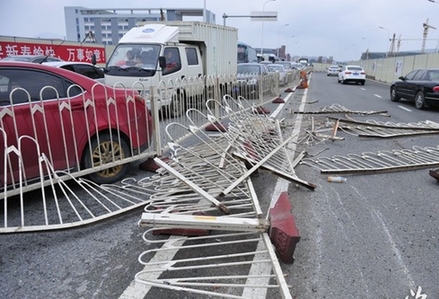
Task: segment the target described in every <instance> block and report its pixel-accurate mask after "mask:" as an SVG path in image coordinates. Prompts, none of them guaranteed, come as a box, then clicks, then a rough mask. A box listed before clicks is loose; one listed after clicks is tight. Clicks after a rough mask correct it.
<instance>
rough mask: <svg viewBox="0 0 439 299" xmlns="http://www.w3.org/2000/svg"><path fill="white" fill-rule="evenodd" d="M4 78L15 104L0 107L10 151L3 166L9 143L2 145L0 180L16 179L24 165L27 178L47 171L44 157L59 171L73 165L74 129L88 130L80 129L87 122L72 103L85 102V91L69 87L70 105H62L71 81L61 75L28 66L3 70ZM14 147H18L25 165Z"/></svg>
mask: <svg viewBox="0 0 439 299" xmlns="http://www.w3.org/2000/svg"><path fill="white" fill-rule="evenodd" d="M0 78H3V79H2V80H5V78H7V80H8V81H9V82H10V84H9V90H8V92H9V93H10V100H11V102H12V103H7V104H5V105H3V106H1V107H0V128H1V130H0V131H2V132H3V133H4V134H1V136H0V142H1V143H2V145H6V148H8V151H9V152H10V154H9V155H8V161H7V162H6V164H5V162H4V159H3V157H5V147H4V146H2V147H1V149H0V157H1V158H2V159H1V161H0V170H1V174H0V183H1V184H2V185H4V184H5V182H6V180H7V183H6V184H7V185H10V184H11V183H16V182H18V179H19V171H20V167H21V170H22V174H23V176H22V177H23V179H24V180H27V181H28V180H31V179H33V178H37V177H39V176H40V174H43V175H44V174H47V173H48V171H47V167H48V165H47V164H46V163H40V162H41V161H42V160H41V158H42V156H44V157H46V158H47V161H49V163H50V165H51V166H53V168H54V169H55V170H64V169H69V168H72V167H75V166H76V165H75V164H76V163H75V161H76V159H75V156H76V155H75V152H74V149H75V144H77V142H76V140H75V139H74V136H76V135H75V130H74V129H75V127H76V131H77V132H78V133H79V135H83V134H84V132H85V129H84V128H80V124H81V123H83V122H84V121H83V120H82V121H81V120H79V119H78V118H77V117H75V116H74V115H73V114H75V113H77V112H75V109H74V102H75V101H81V102H82V97H78V96H77V95H78V94H79V93H81V90H80V89H79V88H78V87H74V88H72V89H70V90H69V92H70V96H72V99H71V101H70V103H71V104H72V106H71V108H68V109H63V108H62V107H63V104H62V102H64V101H66V97H67V89H66V86H67V83H66V82H65V79H64V78H62V77H58V76H56V75H54V74H51V73H46V72H43V71H40V70H33V69H27V68H26V69H23V68H15V69H14V68H3V69H0ZM79 104H80V103H79ZM59 107H61V109H60V108H59ZM79 115H80V118H82V119H83V118H84V117H83V116H84V113H83V112H81V111H79ZM81 115H82V116H81ZM14 148H16V149H17V150H18V151H19V154H20V155H21V158H22V159H21V163H22V164H20V159H19V158H18V151H15V150H13V149H14ZM20 165H21V166H20ZM5 169H7V177H6V178H5V177H4V170H5Z"/></svg>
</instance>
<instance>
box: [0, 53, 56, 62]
mask: <svg viewBox="0 0 439 299" xmlns="http://www.w3.org/2000/svg"><path fill="white" fill-rule="evenodd" d="M0 61H22V62H33V63H42V62H49V61H63V60H62V59H60V58H57V57H53V56H50V55H8V56H7V57H5V58H3V59H0Z"/></svg>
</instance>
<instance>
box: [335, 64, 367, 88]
mask: <svg viewBox="0 0 439 299" xmlns="http://www.w3.org/2000/svg"><path fill="white" fill-rule="evenodd" d="M340 82H341V83H343V84H346V83H348V82H355V84H358V83H360V84H361V85H364V84H365V83H366V72H365V71H364V69H363V68H362V67H361V66H359V65H344V66H343V67H342V69H341V71H340V72H339V73H338V83H340Z"/></svg>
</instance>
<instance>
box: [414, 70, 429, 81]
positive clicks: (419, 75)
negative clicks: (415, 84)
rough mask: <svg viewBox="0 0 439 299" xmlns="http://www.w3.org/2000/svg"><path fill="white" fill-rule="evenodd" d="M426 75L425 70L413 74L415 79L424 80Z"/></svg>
mask: <svg viewBox="0 0 439 299" xmlns="http://www.w3.org/2000/svg"><path fill="white" fill-rule="evenodd" d="M424 79H426V77H425V70H420V71H419V72H417V73H416V74H415V75H414V76H413V80H424Z"/></svg>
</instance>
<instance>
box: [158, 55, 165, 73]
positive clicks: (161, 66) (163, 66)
mask: <svg viewBox="0 0 439 299" xmlns="http://www.w3.org/2000/svg"><path fill="white" fill-rule="evenodd" d="M159 65H160V68H161V69H162V70H164V69H165V68H166V58H165V56H159Z"/></svg>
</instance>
